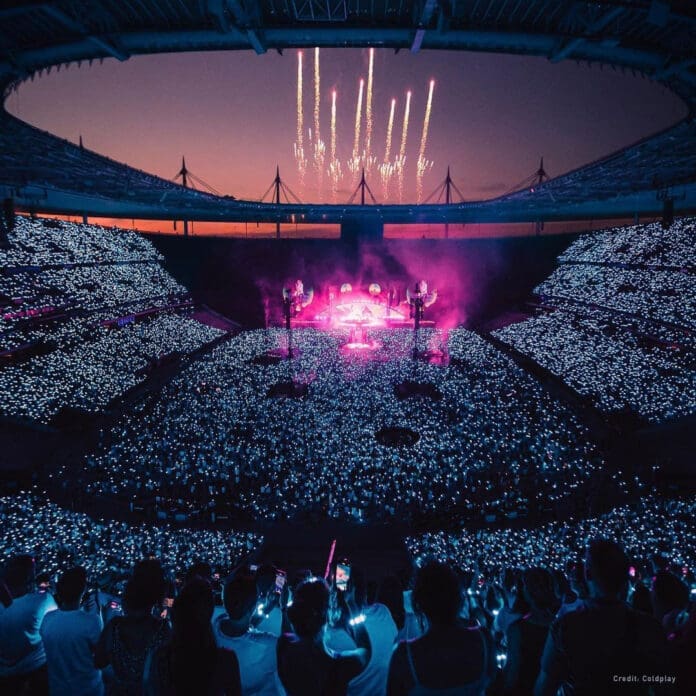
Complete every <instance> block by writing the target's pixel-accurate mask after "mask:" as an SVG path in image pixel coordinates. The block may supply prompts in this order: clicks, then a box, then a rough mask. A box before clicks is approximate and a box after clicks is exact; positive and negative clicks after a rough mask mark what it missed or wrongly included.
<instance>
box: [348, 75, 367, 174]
mask: <svg viewBox="0 0 696 696" xmlns="http://www.w3.org/2000/svg"><path fill="white" fill-rule="evenodd" d="M364 89H365V80H363V79H362V78H361V79H360V89H359V90H358V103H357V104H356V106H355V137H354V138H353V156H352V157H351V159H350V162H349V163H348V168H349V169H350V171H351V172H353V174H357V172H358V171H359V170H360V128H361V125H362V102H363V90H364Z"/></svg>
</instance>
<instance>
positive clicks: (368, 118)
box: [364, 48, 375, 174]
mask: <svg viewBox="0 0 696 696" xmlns="http://www.w3.org/2000/svg"><path fill="white" fill-rule="evenodd" d="M374 68H375V49H374V48H371V49H370V62H369V65H368V68H367V97H366V99H365V157H364V160H365V161H364V165H365V167H366V168H367V171H368V174H369V172H370V169H371V167H372V165H373V164H374V162H373V160H372V85H373V73H374Z"/></svg>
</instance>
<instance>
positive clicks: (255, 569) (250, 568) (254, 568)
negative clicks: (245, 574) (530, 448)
mask: <svg viewBox="0 0 696 696" xmlns="http://www.w3.org/2000/svg"><path fill="white" fill-rule="evenodd" d="M258 569H259V567H258V566H257V565H253V564H252V565H250V566H249V570H250V571H251V572H252V573H255V572H256V571H257V570H258Z"/></svg>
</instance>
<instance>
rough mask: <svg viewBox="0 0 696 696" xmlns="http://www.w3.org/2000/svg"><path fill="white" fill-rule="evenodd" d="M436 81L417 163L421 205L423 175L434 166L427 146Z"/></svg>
mask: <svg viewBox="0 0 696 696" xmlns="http://www.w3.org/2000/svg"><path fill="white" fill-rule="evenodd" d="M434 89H435V80H430V88H429V90H428V101H427V103H426V105H425V117H424V118H423V130H422V132H421V141H420V149H419V150H418V161H417V162H416V199H417V201H418V203H420V201H421V198H422V196H423V175H424V174H425V172H426V171H427V170H428V169H430V168H431V167H432V166H433V163H432V162H429V161H428V160H426V159H425V146H426V145H427V143H428V128H429V127H430V113H431V111H432V108H433V90H434Z"/></svg>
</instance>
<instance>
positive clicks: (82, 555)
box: [0, 493, 263, 578]
mask: <svg viewBox="0 0 696 696" xmlns="http://www.w3.org/2000/svg"><path fill="white" fill-rule="evenodd" d="M0 527H1V528H2V530H3V533H2V537H0V563H4V562H5V561H7V560H8V559H9V558H11V557H12V556H13V555H15V554H17V553H25V554H29V555H31V556H32V557H34V558H35V559H36V562H37V564H38V566H39V567H40V568H41V570H42V572H44V573H46V574H47V575H50V576H53V575H55V574H56V573H57V572H59V571H60V570H63V569H65V568H67V567H69V566H70V565H71V564H73V565H74V564H78V565H82V566H84V567H85V568H86V569H87V570H88V572H89V573H90V575H91V576H92V577H94V578H98V577H106V576H113V577H118V576H120V575H122V574H123V573H124V572H127V571H128V570H129V569H130V568H132V567H133V565H134V564H135V563H136V562H137V561H139V560H140V559H142V558H147V557H149V556H151V555H152V556H155V555H156V556H157V558H159V559H160V560H161V561H162V563H163V564H164V565H166V566H167V567H168V568H171V569H173V570H175V571H177V572H178V571H183V570H184V569H185V568H187V567H188V566H190V565H192V564H193V563H194V562H199V561H206V562H208V563H210V564H211V565H212V566H213V568H215V571H216V572H218V573H221V574H225V573H229V572H230V571H231V570H232V569H233V568H234V567H235V566H236V565H237V564H238V563H239V561H240V560H241V559H243V558H244V557H245V556H246V555H247V554H249V553H250V552H251V551H254V550H256V549H257V548H258V547H259V546H260V545H261V542H262V541H263V538H262V537H260V536H258V535H256V534H252V533H247V532H223V531H215V530H206V529H185V528H176V527H172V526H168V525H166V524H162V525H158V526H155V525H148V524H129V523H126V522H119V521H117V520H94V519H92V518H91V517H88V516H87V515H85V514H82V513H78V512H73V511H71V510H68V509H66V508H63V507H59V506H58V505H56V504H54V503H51V502H48V501H47V500H46V499H45V494H37V493H32V494H30V493H23V494H19V495H13V496H5V497H0Z"/></svg>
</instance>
